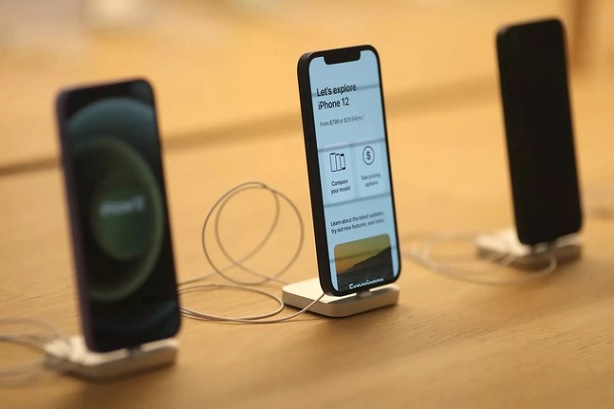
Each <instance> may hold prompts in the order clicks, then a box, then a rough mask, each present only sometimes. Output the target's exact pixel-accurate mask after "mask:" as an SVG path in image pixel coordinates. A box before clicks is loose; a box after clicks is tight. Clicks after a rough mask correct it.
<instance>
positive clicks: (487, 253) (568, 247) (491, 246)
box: [475, 228, 582, 268]
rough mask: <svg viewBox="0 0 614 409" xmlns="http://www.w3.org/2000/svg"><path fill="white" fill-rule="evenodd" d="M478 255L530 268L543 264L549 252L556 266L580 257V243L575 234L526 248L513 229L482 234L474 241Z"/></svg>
mask: <svg viewBox="0 0 614 409" xmlns="http://www.w3.org/2000/svg"><path fill="white" fill-rule="evenodd" d="M475 244H476V246H477V249H478V255H479V256H481V257H488V258H497V257H501V258H504V257H507V256H510V257H513V258H514V261H513V262H512V263H511V265H512V266H514V265H515V266H518V267H521V268H523V267H525V268H532V267H539V266H540V265H543V264H544V257H543V254H544V252H545V251H549V253H550V254H552V255H554V257H555V258H556V261H557V264H559V265H560V264H563V263H567V262H570V261H573V260H575V259H577V258H579V257H580V254H581V249H582V242H581V241H580V237H579V236H578V235H577V234H571V235H568V236H563V237H560V238H558V239H557V240H556V241H554V242H553V243H550V244H548V243H540V244H537V245H535V246H527V245H525V244H522V243H520V241H518V235H517V234H516V230H515V229H513V228H509V229H505V230H500V231H497V232H494V233H490V234H482V235H480V236H478V238H477V239H476V243H475Z"/></svg>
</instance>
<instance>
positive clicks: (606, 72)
mask: <svg viewBox="0 0 614 409" xmlns="http://www.w3.org/2000/svg"><path fill="white" fill-rule="evenodd" d="M546 16H558V17H559V18H561V19H562V20H563V21H564V23H565V25H566V28H567V40H568V50H569V57H570V63H571V67H572V68H571V72H572V75H573V77H572V78H573V82H574V83H575V82H584V83H587V84H597V85H595V88H599V87H600V85H599V84H602V83H603V81H608V82H609V83H612V81H611V78H613V77H614V1H609V0H543V1H539V2H537V1H532V0H516V1H504V0H497V1H493V0H462V1H460V0H389V1H377V2H376V1H367V0H358V1H336V2H332V1H324V0H315V1H313V0H311V1H294V0H293V1H290V0H226V1H222V0H215V1H213V0H0V96H1V100H2V102H0V132H1V135H0V175H3V174H4V175H6V174H14V173H23V172H29V171H33V170H37V169H41V168H49V167H55V166H57V155H58V149H57V136H56V129H55V117H54V107H53V104H54V98H55V95H56V94H57V92H58V90H59V89H61V88H63V87H68V86H71V85H76V84H82V83H94V82H100V81H108V80H115V79H121V78H126V77H145V78H148V79H149V80H150V81H152V83H153V85H154V88H155V90H156V96H157V101H158V111H159V118H160V125H161V132H162V136H163V138H164V140H165V147H166V148H167V149H169V150H172V149H180V148H182V147H183V148H185V147H189V146H193V145H195V144H202V143H208V142H210V143H213V142H215V141H221V140H225V139H228V138H241V137H249V138H256V137H272V136H275V135H276V134H282V132H281V131H283V132H285V133H287V131H288V130H289V129H294V128H295V129H296V131H297V137H300V129H301V128H300V111H299V100H298V90H297V81H296V62H297V60H298V58H299V57H300V55H301V54H303V53H304V52H307V51H312V50H317V49H327V48H336V47H341V46H349V45H356V44H362V43H369V44H372V45H374V46H375V47H376V48H377V49H378V50H379V52H380V57H381V60H382V70H383V81H384V89H385V95H386V98H387V105H388V107H387V108H388V111H389V113H390V112H392V113H394V112H401V111H402V112H403V113H407V114H408V115H410V114H412V112H417V111H423V110H436V109H439V108H440V107H445V108H446V109H450V108H454V107H456V106H459V107H462V106H463V105H465V104H468V103H471V102H472V101H476V100H480V101H482V100H489V101H494V100H498V98H499V94H498V82H497V81H498V79H497V71H496V70H497V64H496V58H495V34H496V31H497V29H498V28H499V27H500V26H501V25H503V24H507V23H511V22H517V21H521V20H528V19H536V18H541V17H546ZM588 88H590V87H588ZM588 88H586V89H588ZM608 101H612V99H608ZM588 106H589V107H590V104H589V105H588ZM601 108H602V109H603V108H604V107H601ZM610 108H611V109H612V110H614V107H610ZM612 112H614V111H612Z"/></svg>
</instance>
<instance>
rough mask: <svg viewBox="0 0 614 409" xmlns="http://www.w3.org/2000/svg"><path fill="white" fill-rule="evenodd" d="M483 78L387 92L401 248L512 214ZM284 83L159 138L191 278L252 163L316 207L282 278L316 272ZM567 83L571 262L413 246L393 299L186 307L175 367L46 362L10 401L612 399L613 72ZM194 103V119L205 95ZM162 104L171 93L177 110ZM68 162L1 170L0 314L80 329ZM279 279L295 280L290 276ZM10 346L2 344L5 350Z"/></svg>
mask: <svg viewBox="0 0 614 409" xmlns="http://www.w3.org/2000/svg"><path fill="white" fill-rule="evenodd" d="M384 63H385V62H384ZM393 76H394V75H393ZM398 78H401V77H400V76H399V77H398ZM481 78H483V80H480V81H477V82H464V83H461V82H459V83H460V84H464V85H461V86H458V87H454V86H450V87H448V88H445V89H442V90H441V92H439V93H437V92H435V93H430V94H428V95H426V94H421V93H420V92H413V93H412V92H409V91H407V90H406V89H403V87H402V86H400V85H398V83H397V85H395V86H394V87H393V88H392V90H391V92H390V94H391V95H390V97H389V98H387V108H388V127H389V138H390V145H391V156H392V157H391V163H392V171H393V178H394V188H395V194H396V207H397V213H398V214H397V216H398V224H399V226H398V227H399V234H400V240H401V242H400V244H401V249H402V251H403V252H406V251H407V250H408V249H409V247H410V245H411V244H412V243H413V242H414V241H415V240H419V239H423V238H426V237H429V236H430V235H431V234H434V233H439V232H448V231H491V230H494V229H498V228H502V227H508V226H510V225H511V224H512V223H513V219H512V211H511V206H510V203H511V198H510V192H509V190H510V189H509V182H508V174H507V169H506V154H505V146H504V136H503V124H502V114H501V109H500V103H499V100H498V98H499V97H498V91H497V83H496V81H495V80H494V78H493V77H492V76H491V77H489V76H483V77H481ZM41 81H42V80H41ZM395 81H396V80H395ZM393 82H394V81H393ZM386 84H387V82H386V77H384V85H385V86H386ZM154 85H155V84H154ZM293 92H294V91H293ZM293 92H292V94H293ZM279 95H281V98H283V101H285V102H284V103H287V104H288V106H291V107H292V108H291V109H288V110H287V112H286V111H284V110H283V109H278V110H277V111H276V112H277V113H278V114H279V113H281V114H279V116H274V115H273V116H270V115H268V114H266V115H265V114H262V115H260V116H259V118H260V119H259V120H258V121H255V122H256V125H258V126H254V127H250V126H249V121H239V122H236V123H233V122H232V121H231V120H229V121H228V124H229V125H228V127H226V128H223V129H218V130H217V133H216V131H215V129H217V128H215V127H214V126H212V127H210V128H208V129H209V130H210V131H211V132H209V134H208V135H207V132H205V131H203V135H202V137H201V134H200V133H199V132H196V131H195V132H191V133H190V134H189V135H187V134H186V135H183V136H182V135H181V132H179V131H180V129H179V127H177V128H176V129H178V135H179V136H178V137H174V138H167V139H166V140H165V155H164V160H165V167H166V179H167V188H168V196H169V197H168V199H169V205H170V212H171V224H172V233H173V239H174V249H175V255H176V262H177V271H178V278H179V280H180V281H184V280H187V279H190V278H194V277H197V276H200V275H202V274H207V273H209V272H211V267H210V266H209V265H208V264H207V262H206V260H205V258H204V256H203V254H202V250H201V243H200V231H201V225H202V222H203V221H204V218H205V215H206V214H207V212H208V211H209V209H210V207H211V206H212V205H213V203H214V202H215V200H216V199H217V198H218V197H219V196H221V195H222V194H223V193H224V192H226V191H227V190H228V189H230V188H231V187H233V186H235V185H237V184H239V183H242V182H246V181H250V180H258V181H262V182H264V183H266V184H268V185H270V186H271V187H273V188H276V189H278V190H280V191H282V192H283V193H285V194H286V195H287V196H289V197H290V198H291V199H292V200H294V201H295V203H296V204H297V206H298V208H299V210H300V212H301V214H302V216H303V218H304V222H305V226H306V230H305V244H304V247H303V249H302V251H301V253H300V256H299V258H298V260H297V262H296V264H295V265H294V266H293V267H292V268H291V269H290V271H289V272H288V273H287V274H286V275H285V276H284V278H285V279H286V280H287V281H289V282H294V281H298V280H302V279H307V278H311V277H314V276H316V275H317V271H316V262H315V250H314V245H313V233H312V226H311V217H310V204H309V195H308V184H307V174H306V168H305V163H304V150H303V141H302V129H301V123H300V115H299V110H298V97H296V95H292V97H290V96H289V95H290V93H288V96H284V95H285V94H283V93H280V94H279ZM159 97H160V96H159ZM573 98H574V100H573V105H574V125H575V130H576V145H577V156H578V162H579V167H580V177H581V182H582V194H583V202H584V211H585V223H584V227H583V230H582V240H583V254H582V258H581V259H580V260H578V261H577V262H575V263H573V264H568V265H564V266H561V267H560V268H559V269H557V271H556V272H555V273H554V274H552V275H551V276H549V277H547V278H545V279H542V280H537V281H535V282H533V283H531V284H525V285H519V286H483V285H474V284H468V283H465V282H461V281H455V280H451V279H449V278H447V277H443V276H441V275H438V274H436V273H433V272H431V271H429V270H427V269H425V268H423V267H421V266H419V265H417V264H415V263H414V262H412V261H411V260H410V259H409V258H408V257H404V258H403V266H402V273H401V277H400V279H399V281H398V284H399V286H400V288H401V292H400V300H399V304H398V305H396V306H394V307H390V308H385V309H381V310H377V311H373V312H370V313H365V314H361V315H357V316H354V317H349V318H345V319H328V318H322V317H317V316H315V315H311V314H305V315H303V316H301V317H300V318H298V319H296V320H293V321H290V322H285V323H280V324H271V325H241V324H226V323H213V322H202V321H195V320H191V319H184V320H183V323H182V329H181V332H180V334H179V336H178V339H179V341H180V343H181V347H180V351H179V357H178V361H177V364H176V365H175V366H173V367H171V368H167V369H163V370H159V371H155V372H150V373H146V374H142V375H139V376H135V377H132V378H128V379H123V380H119V381H114V382H110V383H102V384H92V383H87V382H83V381H79V380H75V379H73V378H70V377H66V376H60V375H54V374H45V375H43V376H41V377H39V378H36V379H33V380H32V381H31V382H28V383H25V384H22V385H19V386H11V387H0V407H1V408H11V409H13V408H39V407H40V408H43V407H44V408H50V409H54V408H58V409H59V408H62V409H65V408H83V407H87V408H110V407H112V408H128V407H131V408H133V407H143V408H151V409H154V408H166V407H176V408H182V407H186V408H197V407H198V408H223V407H229V408H238V407H251V408H261V407H262V408H277V407H279V408H281V407H296V408H308V407H309V408H313V407H316V408H319V407H373V406H378V407H385V408H388V407H455V408H493V407H500V408H507V407H510V408H511V407H527V408H544V407H570V408H571V407H581V408H587V407H599V408H602V407H612V406H614V320H613V319H612V317H614V251H613V250H612V249H613V248H614V245H613V244H612V243H614V216H613V215H614V164H613V162H612V159H611V158H612V151H613V150H614V139H613V138H612V135H614V120H613V119H612V118H613V117H612V113H614V80H612V77H611V76H591V75H577V76H575V77H574V78H573ZM161 105H162V106H163V107H168V106H169V105H171V101H170V100H166V101H164V102H163V103H161ZM170 111H171V113H170V114H169V116H170V117H171V118H172V117H173V115H174V114H173V113H172V109H170ZM188 111H189V113H188V118H191V120H193V123H194V124H195V123H197V120H196V118H197V112H196V110H195V109H188ZM167 112H168V111H167V110H166V109H165V108H161V110H160V115H161V117H162V118H161V119H162V121H163V122H164V121H165V119H164V115H165V114H166V113H167ZM225 112H226V115H230V113H228V109H227V110H226V111H225ZM284 112H286V113H284ZM23 115H24V117H27V113H24V114H23ZM268 118H273V119H275V118H276V119H280V118H281V119H283V121H282V123H281V125H279V124H274V123H268V122H267V119H268ZM172 121H176V122H178V121H177V120H176V119H172ZM172 121H171V120H169V122H172ZM12 126H14V125H10V126H8V127H7V128H6V129H9V128H10V127H12ZM45 126H47V125H45ZM49 126H51V125H49ZM171 127H172V126H171ZM205 128H206V127H205ZM3 129H4V128H3ZM5 142H6V141H5ZM7 146H8V145H7ZM24 149H26V148H24ZM28 149H29V148H28ZM22 153H23V152H22ZM29 155H30V154H24V155H22V156H21V159H24V158H25V159H27V160H29V158H31V157H36V158H41V157H42V158H44V157H50V158H53V150H50V149H46V150H44V152H42V153H41V152H39V153H36V152H34V153H32V155H30V156H29ZM37 155H38V156H37ZM45 155H47V156H45ZM9 157H10V155H8V156H6V157H5V159H6V158H9ZM11 160H12V159H11ZM7 161H8V162H10V161H9V160H8V159H7ZM61 176H62V175H61V173H60V169H59V168H58V167H57V166H55V165H54V164H53V162H52V163H51V164H50V165H48V166H44V167H42V168H38V169H31V170H27V171H18V172H7V173H5V174H3V175H1V176H0V214H1V216H0V221H1V226H2V229H1V232H2V236H1V237H0V255H1V260H2V267H1V269H0V278H1V281H2V284H1V285H0V318H7V317H31V318H37V319H40V320H42V321H45V322H48V323H50V324H52V325H55V326H57V327H58V328H59V329H60V330H61V331H62V332H63V333H65V334H75V333H77V332H78V331H79V325H78V317H77V306H76V299H75V290H74V283H73V281H74V280H73V271H72V261H71V249H70V246H69V238H68V227H67V218H66V209H65V199H64V192H63V185H62V179H61ZM244 195H245V196H243V200H242V199H241V196H238V197H237V198H236V200H235V201H233V204H232V206H229V210H228V213H227V215H228V216H227V217H226V218H224V219H223V220H224V224H223V225H222V226H223V229H224V230H223V237H224V238H226V239H228V241H227V242H228V243H229V247H230V248H231V249H232V250H233V251H237V252H240V251H242V250H243V249H245V248H247V247H249V246H252V245H253V244H254V243H255V242H256V240H257V238H258V237H257V233H258V232H261V231H262V230H263V226H266V223H267V222H268V220H270V217H269V216H270V214H271V203H270V201H268V200H267V199H268V198H267V197H266V195H264V194H262V193H261V192H252V193H245V194H244ZM296 226H297V225H296V220H295V219H293V218H292V216H291V214H290V213H289V212H287V209H285V210H283V212H282V224H281V226H280V228H279V230H278V232H277V233H276V236H275V239H274V241H273V246H271V247H268V248H265V249H264V250H263V252H262V254H261V255H260V256H259V258H258V260H256V262H257V263H259V267H260V268H263V269H271V270H273V269H275V268H276V267H278V266H279V265H280V263H283V262H284V261H285V260H287V258H286V259H284V257H286V255H287V254H289V253H290V252H291V251H293V250H294V246H295V244H296V240H297V229H296ZM210 281H211V282H220V279H218V278H213V279H210ZM268 289H270V290H271V291H272V292H275V293H277V294H281V289H280V288H279V287H278V286H275V285H271V286H268ZM182 303H183V304H184V305H188V306H192V307H194V308H198V309H201V310H204V311H208V312H213V313H222V314H229V315H234V314H246V313H253V312H263V311H266V310H268V309H270V308H272V307H274V305H273V304H272V302H270V301H267V300H266V299H262V298H259V297H256V296H252V295H249V294H247V295H246V294H244V293H238V292H234V291H225V290H220V291H216V292H201V293H193V294H188V295H185V296H182ZM291 311H293V310H292V309H291V308H287V309H286V310H285V312H284V313H289V312H291ZM11 348H14V347H11V346H9V345H5V344H2V343H0V362H1V361H2V358H3V357H6V356H7V355H8V354H10V353H12V352H11V351H13V349H11Z"/></svg>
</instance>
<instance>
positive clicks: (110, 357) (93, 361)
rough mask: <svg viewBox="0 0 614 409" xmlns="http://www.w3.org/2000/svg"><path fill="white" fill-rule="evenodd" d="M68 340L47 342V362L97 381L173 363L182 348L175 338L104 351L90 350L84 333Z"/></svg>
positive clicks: (54, 368) (58, 368)
mask: <svg viewBox="0 0 614 409" xmlns="http://www.w3.org/2000/svg"><path fill="white" fill-rule="evenodd" d="M67 341H68V342H66V340H56V341H53V342H50V343H49V344H47V345H45V352H46V354H47V355H46V358H45V361H46V362H45V363H46V365H47V366H48V367H49V368H51V369H53V370H57V371H60V372H64V373H67V374H70V375H73V376H75V377H78V378H83V379H87V380H96V381H103V380H112V379H115V378H119V377H124V376H127V375H131V374H135V373H137V372H143V371H147V370H150V369H154V368H159V367H163V366H167V365H172V364H173V363H174V362H175V359H176V357H177V350H178V343H177V341H176V340H175V339H173V338H168V339H163V340H160V341H155V342H150V343H147V344H142V345H140V346H138V347H136V348H133V349H119V350H117V351H111V352H104V353H98V352H92V351H90V350H88V349H87V346H86V345H85V342H84V340H83V337H82V336H80V335H76V336H73V337H70V338H69V339H68V340H67Z"/></svg>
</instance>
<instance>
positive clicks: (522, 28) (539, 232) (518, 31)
mask: <svg viewBox="0 0 614 409" xmlns="http://www.w3.org/2000/svg"><path fill="white" fill-rule="evenodd" d="M536 30H540V31H544V30H556V31H557V39H560V44H558V45H557V46H560V47H562V50H563V55H564V61H563V64H562V67H561V68H562V70H563V71H564V73H565V79H566V81H565V82H564V83H563V84H561V86H563V87H564V88H565V94H566V96H567V98H566V101H563V103H565V104H566V105H567V110H568V112H569V118H568V120H569V126H570V128H569V129H570V135H569V138H570V142H571V145H572V150H573V153H574V155H573V164H572V165H573V179H574V184H575V193H574V194H575V198H576V200H575V202H576V203H572V204H569V206H570V212H569V213H570V215H571V212H573V215H571V216H572V217H569V218H566V223H560V224H558V226H557V227H558V228H557V229H551V231H544V230H543V228H542V226H541V225H540V226H535V225H533V223H530V222H528V220H527V214H529V213H530V212H531V209H529V208H528V207H529V206H528V205H527V203H525V201H524V198H523V197H521V196H523V193H521V191H522V186H523V184H524V180H525V179H526V177H527V175H525V173H526V171H525V170H524V169H523V167H522V166H521V165H520V164H518V163H517V162H518V158H516V155H517V154H518V150H519V148H518V147H517V146H516V145H517V141H515V138H514V128H513V126H512V124H511V123H512V121H513V118H514V114H515V112H514V111H515V109H516V107H515V106H514V104H513V103H512V102H511V100H512V98H511V96H510V95H509V92H510V84H509V83H510V82H511V76H512V75H514V74H513V73H512V72H509V68H508V65H507V64H508V61H510V59H511V58H513V56H512V53H511V51H510V47H511V46H510V42H511V41H513V40H515V39H514V37H515V36H527V35H529V31H530V32H535V31H536ZM496 48H497V59H498V66H499V83H500V91H501V101H502V106H503V115H504V122H505V136H506V144H507V155H508V167H509V175H510V181H511V187H512V197H513V207H514V220H515V225H516V230H517V234H518V239H519V241H520V242H521V243H523V244H527V245H534V244H538V243H544V242H550V241H553V240H555V239H557V238H558V237H562V236H565V235H568V234H573V233H577V232H578V231H579V230H580V229H581V227H582V209H581V205H580V191H579V183H578V170H577V159H576V153H575V146H574V145H575V142H574V130H573V118H572V112H571V101H570V99H571V98H570V91H569V75H568V69H567V52H566V47H565V28H564V26H563V24H562V22H561V21H560V20H558V19H556V18H548V19H541V20H536V21H529V22H524V23H519V24H510V25H507V26H504V27H502V28H500V29H499V30H498V32H497V36H496ZM565 137H566V138H567V137H568V136H567V135H566V136H565ZM564 143H569V141H568V140H565V141H564ZM571 207H573V209H572V208H571Z"/></svg>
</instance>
